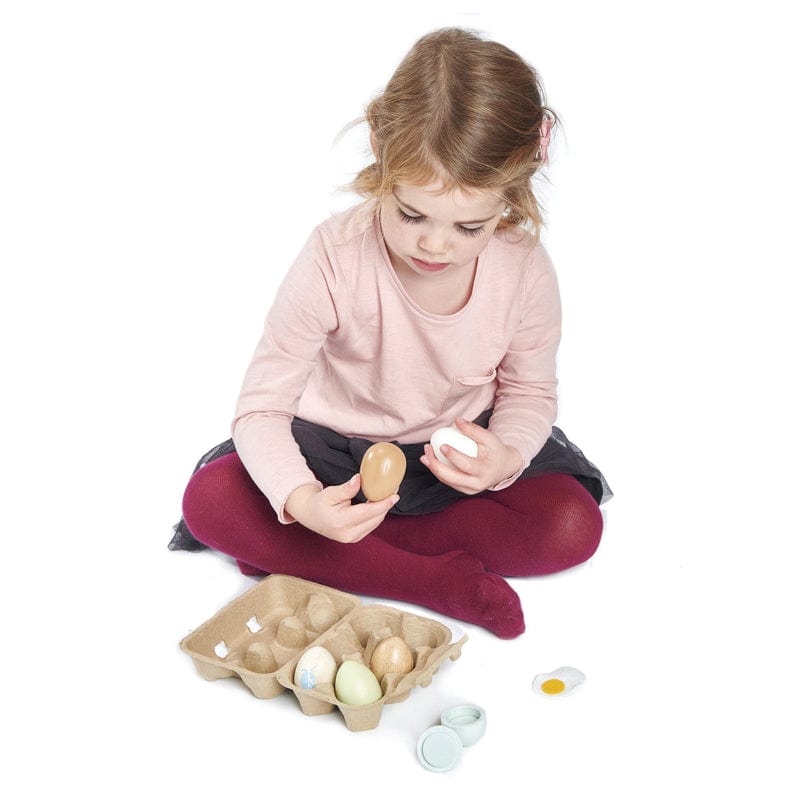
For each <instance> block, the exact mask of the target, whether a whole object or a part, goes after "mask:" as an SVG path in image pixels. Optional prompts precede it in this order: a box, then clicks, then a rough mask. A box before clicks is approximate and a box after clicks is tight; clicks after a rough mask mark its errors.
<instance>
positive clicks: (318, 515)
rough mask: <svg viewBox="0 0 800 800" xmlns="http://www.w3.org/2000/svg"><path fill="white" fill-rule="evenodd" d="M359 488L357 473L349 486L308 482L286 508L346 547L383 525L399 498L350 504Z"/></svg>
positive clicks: (394, 496)
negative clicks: (326, 485) (321, 485)
mask: <svg viewBox="0 0 800 800" xmlns="http://www.w3.org/2000/svg"><path fill="white" fill-rule="evenodd" d="M360 488H361V476H360V475H359V474H358V473H356V474H355V475H353V477H352V478H351V479H350V480H349V481H348V482H347V483H342V484H340V485H338V486H328V487H326V488H325V489H320V488H319V486H317V485H315V484H311V483H306V484H304V485H303V486H298V487H297V489H295V490H294V491H293V492H292V493H291V494H290V495H289V499H288V500H287V501H286V506H285V509H286V511H287V512H288V513H289V514H291V515H292V516H293V517H294V518H295V519H296V520H297V521H298V522H299V523H300V524H301V525H303V526H305V527H306V528H309V529H310V530H312V531H314V532H316V533H319V534H320V535H322V536H325V537H327V538H328V539H333V540H334V541H335V542H342V543H344V544H350V543H352V542H358V541H361V539H363V538H364V537H365V536H366V535H367V534H369V533H372V531H374V530H375V528H377V527H378V525H380V524H381V522H383V518H384V517H385V516H386V514H388V513H389V509H390V508H391V507H392V506H393V505H394V504H395V503H396V502H397V501H398V500H399V499H400V497H399V496H398V495H396V494H393V495H391V496H389V497H387V498H386V499H385V500H378V501H376V502H366V503H357V504H356V505H353V503H352V502H351V501H352V499H353V498H354V497H355V496H356V495H357V494H358V490H359V489H360Z"/></svg>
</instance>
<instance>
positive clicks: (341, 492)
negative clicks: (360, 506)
mask: <svg viewBox="0 0 800 800" xmlns="http://www.w3.org/2000/svg"><path fill="white" fill-rule="evenodd" d="M360 488H361V476H360V475H359V474H358V473H357V472H356V474H355V475H353V477H352V478H350V480H349V481H347V482H346V483H341V484H339V485H338V486H329V487H328V493H329V494H330V495H331V497H332V499H333V500H334V501H336V502H339V503H344V502H345V501H347V500H352V499H353V498H354V497H355V496H356V495H357V494H358V490H359V489H360Z"/></svg>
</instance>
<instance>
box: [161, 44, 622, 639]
mask: <svg viewBox="0 0 800 800" xmlns="http://www.w3.org/2000/svg"><path fill="white" fill-rule="evenodd" d="M366 121H367V123H368V125H369V130H370V136H371V144H372V149H373V153H374V163H372V164H370V165H369V166H368V167H367V168H365V169H364V170H363V171H362V172H361V173H360V174H359V175H358V176H357V178H356V180H355V181H354V184H353V187H352V188H354V189H355V190H356V191H357V192H358V193H360V194H361V195H362V196H365V197H366V198H367V199H366V200H365V202H363V203H361V204H360V205H357V206H355V207H354V208H352V209H350V210H348V211H346V212H344V213H341V214H338V215H335V216H334V217H332V218H331V219H329V220H328V221H326V222H324V223H322V224H321V225H319V226H318V227H317V228H316V229H315V230H314V231H313V232H312V234H311V237H310V238H309V240H308V242H307V243H306V245H305V247H304V248H303V250H302V251H301V253H300V255H299V256H298V258H297V260H296V262H295V263H294V265H293V266H292V267H291V269H290V270H289V272H288V274H287V275H286V277H285V279H284V281H283V283H282V285H281V287H280V289H279V291H278V294H277V296H276V299H275V302H274V305H273V306H272V308H271V309H270V311H269V314H268V316H267V319H266V323H265V327H264V334H263V336H262V338H261V340H260V342H259V344H258V346H257V348H256V351H255V354H254V356H253V359H252V362H251V364H250V367H249V369H248V370H247V374H246V376H245V379H244V385H243V388H242V391H241V394H240V396H239V400H238V404H237V408H236V415H235V419H234V422H233V429H232V432H233V438H232V442H233V444H232V445H231V446H229V447H225V446H222V447H220V448H215V449H214V450H213V451H211V453H210V454H207V456H206V457H204V459H203V460H202V461H201V465H202V469H200V468H198V469H197V470H196V472H195V474H194V475H193V477H192V479H191V481H190V483H189V485H188V487H187V489H186V494H185V497H184V505H183V516H184V520H183V523H182V524H184V527H188V531H185V534H186V535H187V536H188V534H189V532H190V533H191V534H192V535H193V537H194V538H196V539H197V540H199V542H201V543H202V544H204V545H206V546H209V547H213V548H215V549H217V550H220V551H222V552H224V553H227V554H229V555H231V556H233V557H234V558H235V559H236V560H237V562H238V563H239V566H240V568H241V570H242V571H243V572H244V573H245V574H249V575H258V574H263V573H265V572H278V573H284V574H291V575H296V576H299V577H302V578H306V579H309V580H312V581H317V582H320V583H324V584H327V585H329V586H333V587H336V588H339V589H342V590H345V591H350V592H355V593H358V594H366V595H373V596H377V597H385V598H394V599H397V600H401V601H407V602H410V603H416V604H420V605H423V606H426V607H428V608H431V609H434V610H435V611H438V612H441V613H443V614H446V615H451V616H453V617H456V618H459V619H462V620H465V621H467V622H472V623H475V624H478V625H481V626H484V627H486V628H488V629H489V630H491V631H493V632H494V633H495V634H497V635H498V636H501V637H507V638H511V637H515V636H518V635H519V634H520V633H522V631H523V630H524V628H525V626H524V621H523V614H522V609H521V607H520V602H519V598H518V596H517V594H516V593H515V592H514V590H513V589H512V588H511V587H510V586H509V584H508V583H507V582H506V581H505V580H504V579H503V578H502V577H501V576H503V575H504V576H529V575H543V574H547V573H552V572H556V571H559V570H563V569H566V568H568V567H572V566H574V565H576V564H579V563H581V562H583V561H585V560H586V559H587V558H589V557H590V556H591V555H592V553H594V551H595V549H596V548H597V546H598V543H599V541H600V535H601V530H602V517H601V514H600V511H599V509H598V504H599V503H600V502H602V501H603V500H605V499H607V497H608V496H610V492H609V490H608V486H607V484H606V483H605V480H604V479H603V476H602V475H601V474H600V472H599V471H598V470H597V469H596V468H595V467H594V466H593V465H592V464H591V463H590V462H588V461H587V460H586V459H585V458H584V457H583V454H582V453H581V452H580V450H578V448H577V447H575V446H574V445H572V444H571V443H570V442H569V441H568V440H567V439H566V437H565V436H564V435H563V433H561V431H559V430H558V429H557V428H553V422H554V421H555V418H556V374H555V358H556V350H557V347H558V343H559V337H560V304H559V295H558V287H557V283H556V277H555V274H554V271H553V267H552V264H551V262H550V259H549V257H548V255H547V253H546V252H545V249H544V248H543V246H542V245H541V244H540V243H539V242H538V231H539V226H540V222H541V220H540V215H539V210H538V206H537V203H536V199H535V197H534V195H533V193H532V190H531V179H532V177H533V175H534V174H535V173H536V172H537V170H539V169H540V168H541V166H542V164H544V163H545V162H546V159H547V148H548V143H549V141H550V135H551V128H552V126H553V124H554V122H555V115H554V114H553V112H552V111H550V110H549V109H548V108H547V107H546V106H545V105H544V100H543V92H542V89H541V86H540V83H539V79H538V77H537V75H536V73H535V72H534V71H533V70H532V69H531V68H530V67H529V66H528V65H527V64H526V63H525V62H524V61H523V60H522V59H521V58H520V57H519V56H518V55H516V54H515V53H513V52H512V51H510V50H509V49H507V48H506V47H504V46H502V45H500V44H497V43H495V42H490V41H484V40H483V39H481V38H479V37H478V36H476V35H474V34H472V33H470V32H467V31H463V30H459V29H445V30H440V31H436V32H433V33H431V34H429V35H427V36H424V37H423V38H422V39H420V40H419V41H418V42H417V43H416V44H415V45H414V47H413V48H412V49H411V51H410V52H409V53H408V55H407V56H406V57H405V59H404V60H403V62H402V63H401V64H400V66H399V67H398V69H397V71H396V72H395V74H394V76H393V77H392V78H391V80H390V81H389V84H388V85H387V87H386V89H385V91H384V92H383V93H382V94H381V95H380V96H379V97H378V98H377V99H375V100H374V101H373V102H371V103H370V104H369V106H368V108H367V111H366ZM531 230H532V232H531ZM454 423H455V425H456V426H457V427H458V428H459V429H460V430H461V431H462V432H463V433H464V434H466V435H467V436H468V437H469V438H470V439H472V440H474V441H475V442H476V443H477V446H478V452H477V455H476V456H475V457H470V456H467V455H463V454H462V453H460V452H458V451H457V450H454V449H453V448H448V447H447V446H445V447H444V448H443V450H442V452H443V453H444V455H445V456H446V457H447V459H448V460H449V462H450V463H449V464H448V463H446V462H444V461H440V460H438V459H437V458H436V456H435V454H434V452H433V450H432V449H431V447H430V444H429V443H428V442H429V440H430V437H431V434H432V433H433V432H434V431H435V430H436V429H438V428H441V427H445V426H449V425H453V424H454ZM375 441H394V442H395V443H397V444H398V445H400V446H401V447H402V448H403V450H404V451H405V453H406V457H407V463H408V471H407V475H406V478H405V479H404V481H403V483H402V485H401V486H400V488H399V491H398V493H397V494H395V495H392V496H391V497H389V498H387V499H385V500H382V501H379V502H366V501H365V498H364V497H363V495H362V494H361V492H360V478H359V475H358V473H359V466H360V461H361V457H362V456H363V454H364V452H365V451H366V449H367V448H368V447H369V446H370V445H371V444H372V443H373V442H375ZM199 466H200V465H199ZM181 546H182V545H180V544H177V545H175V544H174V545H173V548H174V549H175V548H177V547H181Z"/></svg>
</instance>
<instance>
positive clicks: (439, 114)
mask: <svg viewBox="0 0 800 800" xmlns="http://www.w3.org/2000/svg"><path fill="white" fill-rule="evenodd" d="M547 118H549V119H550V120H551V122H552V123H553V125H554V126H555V125H556V124H557V123H558V117H557V116H556V114H555V113H554V112H553V110H552V109H550V108H548V107H547V106H546V105H545V96H544V89H543V87H542V84H541V81H540V78H539V76H538V74H537V73H536V71H535V70H534V69H533V68H532V67H531V66H530V65H528V64H527V63H526V62H525V61H524V60H523V59H522V58H520V56H518V55H517V54H516V53H515V52H513V51H512V50H510V49H509V48H507V47H505V46H504V45H502V44H499V43H497V42H492V41H487V40H485V39H482V38H480V36H479V35H478V34H477V33H475V32H472V31H468V30H465V29H462V28H442V29H440V30H436V31H433V32H431V33H429V34H427V35H426V36H423V37H422V38H421V39H420V40H419V41H417V42H416V44H414V46H413V47H412V48H411V50H410V51H409V52H408V54H407V55H406V56H405V58H404V59H403V60H402V61H401V63H400V65H399V66H398V67H397V69H396V71H395V72H394V74H393V75H392V77H391V79H390V80H389V82H388V84H387V85H386V88H385V89H384V90H383V92H381V93H380V94H379V95H378V96H376V97H375V98H374V99H373V100H372V101H371V102H370V103H369V104H368V106H367V107H366V110H365V114H364V116H363V117H362V118H360V119H358V120H356V121H355V122H353V123H351V125H350V126H348V128H349V127H351V126H352V125H356V124H358V123H360V122H364V121H366V122H367V124H368V125H369V130H370V139H371V142H372V148H373V152H374V155H375V160H374V162H373V163H371V164H369V165H368V166H367V167H365V168H364V169H362V170H361V172H359V173H358V175H356V177H355V179H354V180H353V181H352V183H350V184H349V186H348V187H347V188H348V189H350V190H352V191H354V192H356V193H357V194H360V195H362V196H365V197H378V198H383V197H386V196H387V195H388V194H389V193H390V192H391V191H392V188H393V187H394V185H395V184H396V183H398V182H404V183H410V184H413V185H416V186H425V185H429V184H431V183H434V182H436V181H440V182H441V183H442V185H443V187H444V188H443V191H445V192H448V191H452V190H453V189H456V188H458V189H461V190H463V191H469V190H470V189H478V190H489V191H494V192H497V194H498V195H499V196H500V197H501V198H502V200H503V201H504V202H505V204H506V206H507V210H506V212H505V213H504V215H503V217H502V218H501V220H500V223H499V225H498V228H499V229H502V228H510V227H513V226H516V225H520V226H522V227H525V228H532V229H533V231H534V233H535V234H536V235H538V233H539V229H540V227H541V225H542V216H541V213H540V208H539V204H538V203H537V201H536V197H535V195H534V193H533V189H532V186H531V183H532V178H533V176H534V174H535V173H536V172H537V171H538V170H539V169H540V167H541V166H542V163H543V157H542V156H543V152H542V132H541V129H542V123H543V122H544V121H545V120H546V119H547Z"/></svg>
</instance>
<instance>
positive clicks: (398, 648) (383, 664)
mask: <svg viewBox="0 0 800 800" xmlns="http://www.w3.org/2000/svg"><path fill="white" fill-rule="evenodd" d="M369 668H370V669H371V670H372V671H373V672H374V673H375V677H376V678H377V679H378V680H379V681H380V680H383V676H384V675H386V674H388V673H390V672H396V673H397V674H399V675H407V674H408V673H409V672H411V670H412V669H413V668H414V655H413V653H412V652H411V648H410V647H409V646H408V645H407V644H406V643H405V640H404V639H402V638H401V637H399V636H389V637H388V638H386V639H382V640H381V641H380V642H378V644H377V645H375V649H374V650H373V651H372V657H371V658H370V660H369Z"/></svg>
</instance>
